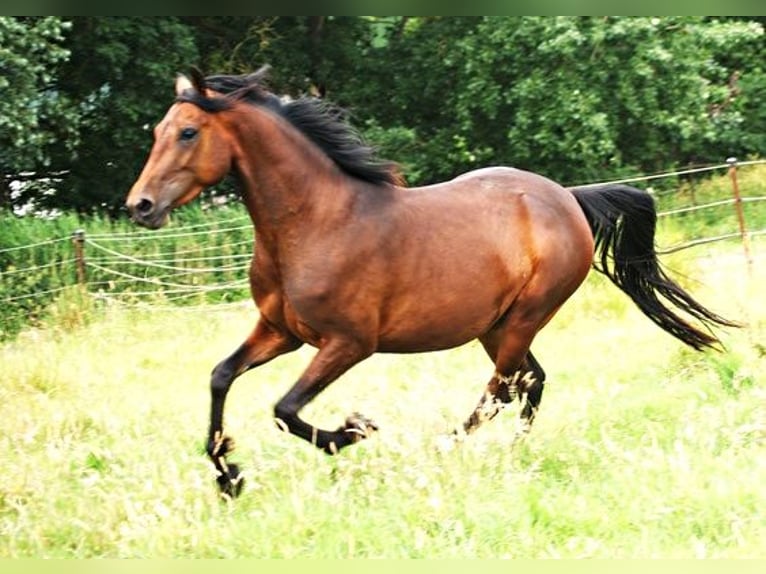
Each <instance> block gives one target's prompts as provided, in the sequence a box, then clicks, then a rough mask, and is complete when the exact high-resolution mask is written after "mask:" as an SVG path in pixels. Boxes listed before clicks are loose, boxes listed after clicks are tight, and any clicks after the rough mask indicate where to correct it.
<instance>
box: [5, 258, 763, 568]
mask: <svg viewBox="0 0 766 574" xmlns="http://www.w3.org/2000/svg"><path fill="white" fill-rule="evenodd" d="M754 247H755V254H756V259H755V264H754V266H753V267H752V269H751V270H750V272H749V273H748V270H747V266H746V264H745V263H744V260H743V257H742V255H741V250H740V249H739V248H738V247H737V246H736V245H732V246H718V247H715V248H711V249H709V250H706V249H705V248H698V249H697V250H695V251H692V252H684V253H683V254H680V255H679V256H678V258H677V260H673V261H671V263H673V264H674V265H673V266H674V267H676V266H679V267H682V268H683V272H684V273H685V274H686V275H688V276H689V278H690V280H689V283H688V286H689V288H690V289H691V290H692V291H693V292H694V294H695V295H696V296H698V297H699V299H700V300H701V301H703V302H704V303H705V304H707V305H709V306H710V307H713V308H715V309H716V310H717V311H719V312H721V313H723V314H725V315H727V316H729V317H732V318H737V319H740V320H744V321H747V322H748V324H749V328H748V329H743V330H739V331H727V332H723V333H721V334H722V338H723V340H724V343H725V344H726V347H727V351H726V352H724V353H707V354H698V353H694V352H692V351H688V350H686V349H684V348H683V347H682V346H681V344H680V343H677V342H676V341H675V340H673V339H672V338H671V337H670V336H668V335H666V334H664V333H662V332H661V331H660V330H659V329H658V328H657V327H655V326H654V325H653V324H652V323H651V322H650V321H648V320H647V319H645V318H644V317H643V316H642V315H641V314H640V313H639V312H638V311H637V310H636V309H635V308H634V307H633V306H632V304H630V302H628V301H627V300H626V298H625V297H624V296H622V295H621V294H620V293H619V292H618V291H617V290H616V289H615V288H614V287H612V286H611V285H609V284H608V283H607V282H605V281H603V280H601V279H600V278H598V277H597V276H596V275H595V274H594V275H592V277H591V278H590V280H589V281H588V283H587V284H586V285H585V286H584V287H583V288H582V289H581V290H580V291H579V292H578V293H577V294H576V295H575V297H574V298H573V299H572V300H571V301H570V302H569V303H568V304H567V305H565V306H564V308H563V309H562V310H561V312H560V315H559V316H558V317H557V318H556V319H555V320H554V321H553V322H552V323H551V324H550V325H549V326H548V327H547V328H546V329H545V330H544V331H543V332H542V333H541V334H540V336H539V337H538V339H537V341H536V343H535V345H534V347H533V348H534V350H535V354H536V356H537V357H538V359H539V360H540V362H541V363H542V365H543V367H544V368H545V370H546V372H547V373H548V381H549V384H548V385H547V388H546V392H545V396H544V398H543V403H542V410H541V413H540V415H539V417H538V419H537V421H536V423H535V427H534V429H533V431H532V434H531V435H530V436H529V438H528V439H527V440H526V442H524V443H521V444H517V445H515V446H512V441H511V438H512V436H513V431H514V430H515V420H514V418H515V412H507V413H503V415H502V416H500V417H499V418H498V419H497V420H495V421H492V422H491V423H490V424H488V425H486V426H485V427H484V428H482V429H481V430H480V431H479V432H477V433H476V434H475V435H472V436H471V437H469V438H467V439H466V440H465V441H464V442H461V443H459V444H457V445H456V446H455V447H454V448H452V449H446V450H445V449H444V448H443V447H442V445H443V438H444V436H445V435H446V434H447V433H448V432H449V431H451V430H452V429H453V428H454V427H456V426H457V425H459V424H460V423H461V422H462V421H463V419H464V418H465V417H466V416H467V415H468V414H469V412H470V410H471V408H472V407H473V406H474V405H475V403H476V401H477V400H478V398H479V395H480V394H481V392H482V390H483V388H484V385H485V383H486V381H487V380H488V378H489V376H490V375H491V373H492V366H491V364H490V363H489V361H488V359H487V358H486V356H485V355H484V353H483V351H482V349H481V347H480V346H479V345H478V344H469V345H466V346H464V347H462V348H459V349H455V350H453V351H449V352H444V353H433V354H426V355H412V356H393V355H378V356H374V357H372V358H370V359H369V360H367V361H365V362H364V363H362V364H360V365H358V366H357V367H355V368H354V369H352V370H351V371H350V372H349V373H348V374H347V375H346V376H344V377H343V378H342V379H341V380H339V381H338V382H336V383H335V384H334V385H332V386H331V387H330V388H328V389H327V391H326V392H325V393H323V394H322V395H320V397H319V398H318V399H317V400H316V401H315V402H314V403H312V404H311V405H309V407H308V408H307V409H306V411H305V413H304V414H305V417H306V418H307V419H308V420H310V421H311V422H313V423H317V424H320V425H323V426H326V427H329V428H334V427H336V426H337V425H338V424H340V423H341V422H342V420H343V418H344V417H345V416H346V415H347V414H349V413H350V412H352V411H355V410H358V411H360V412H362V413H364V414H366V415H368V416H371V417H373V418H374V419H375V420H376V421H377V422H378V424H379V425H380V427H381V430H380V432H379V433H378V434H376V435H375V436H374V437H372V438H371V439H370V440H369V441H367V442H365V443H361V444H359V445H356V446H354V447H353V448H350V449H348V450H344V451H343V453H341V454H340V455H339V456H337V457H334V458H331V457H327V456H325V455H324V454H322V453H321V452H319V451H317V450H315V449H313V448H312V447H310V446H309V445H307V444H306V443H304V442H303V441H300V440H299V439H297V438H295V437H293V436H290V435H287V434H284V433H281V432H279V431H278V430H277V428H276V426H275V425H274V423H273V420H272V405H273V404H274V402H275V401H276V400H277V399H278V398H279V397H280V396H281V395H282V394H283V393H285V392H286V391H287V389H288V388H289V386H290V384H291V383H292V382H293V381H294V380H295V379H296V378H297V377H298V375H299V374H300V372H301V370H302V369H303V368H304V367H305V366H306V364H307V363H308V361H309V359H310V357H311V355H312V349H310V348H303V349H301V350H299V351H297V352H296V353H293V354H291V355H287V356H284V357H281V358H279V359H277V360H275V361H273V362H272V363H270V364H268V365H265V366H263V367H261V368H259V369H256V370H254V371H251V372H249V373H247V374H246V375H244V376H243V377H241V379H240V380H238V381H237V383H236V384H235V385H234V387H233V389H232V392H231V393H230V398H229V401H228V404H227V411H226V425H227V431H228V432H230V433H231V434H232V435H233V436H234V438H235V439H236V440H237V444H238V448H237V450H236V451H235V452H234V454H233V456H232V459H233V460H236V461H237V462H239V463H240V464H241V465H242V466H243V467H244V469H245V471H246V473H247V481H248V482H247V484H246V487H245V491H244V493H243V496H242V497H241V498H239V499H238V500H236V501H235V502H234V503H225V502H223V501H221V500H220V499H219V497H218V495H217V492H216V490H215V484H214V477H213V471H212V466H211V465H210V464H209V463H208V462H207V460H206V458H205V455H204V448H203V445H204V438H205V430H206V425H207V416H208V408H209V403H208V400H209V399H208V374H209V372H210V370H211V369H212V367H213V366H214V365H215V363H216V362H217V361H218V360H220V359H221V358H223V357H224V356H225V355H227V354H228V353H229V352H231V351H232V350H233V349H234V348H235V347H236V346H237V345H238V344H239V342H240V341H241V340H242V339H243V338H244V337H245V336H246V335H247V333H248V331H249V330H250V328H251V327H252V324H253V322H254V320H255V311H254V310H253V309H252V308H251V307H249V306H247V305H243V307H242V308H240V309H230V310H227V311H200V310H197V311H195V310H177V311H172V310H163V311H157V310H150V309H132V310H131V309H127V310H126V309H120V308H113V309H106V310H92V309H91V310H89V311H88V313H89V316H88V319H87V320H83V321H80V320H77V316H76V313H74V312H73V310H72V307H71V305H70V304H69V303H67V305H66V306H64V307H62V310H61V313H63V314H64V316H66V317H69V318H70V319H69V320H67V321H65V322H64V323H63V326H58V327H56V326H50V327H47V328H45V329H42V330H32V331H27V332H25V333H23V334H22V335H21V336H20V337H19V338H18V339H17V340H16V341H14V342H11V343H6V344H4V345H3V346H2V347H0V364H1V365H2V373H3V383H2V386H0V462H2V467H3V468H4V472H3V473H2V474H0V556H2V557H21V556H33V557H95V556H98V557H242V556H253V557H445V558H446V557H527V558H534V557H586V556H588V557H737V558H742V557H761V558H763V557H764V556H766V545H765V544H764V543H763V542H762V541H763V540H765V539H766V523H765V521H764V518H763V508H766V488H764V487H763V485H764V484H766V391H765V390H764V384H763V375H762V373H763V372H764V370H765V367H766V359H764V355H765V354H766V349H764V347H763V343H762V341H763V340H764V332H765V331H766V329H765V328H764V327H765V323H764V322H765V321H766V307H765V306H764V302H763V297H762V296H760V294H759V293H760V286H761V285H763V281H764V279H765V278H766V276H765V274H764V268H763V254H764V252H763V249H762V247H760V246H759V245H758V244H756V245H755V246H754ZM675 263H678V265H675ZM514 410H515V409H514Z"/></svg>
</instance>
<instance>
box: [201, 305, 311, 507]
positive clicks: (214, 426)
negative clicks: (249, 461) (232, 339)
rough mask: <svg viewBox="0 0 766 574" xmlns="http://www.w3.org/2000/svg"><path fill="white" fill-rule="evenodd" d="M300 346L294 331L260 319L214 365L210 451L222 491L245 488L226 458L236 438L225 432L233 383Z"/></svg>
mask: <svg viewBox="0 0 766 574" xmlns="http://www.w3.org/2000/svg"><path fill="white" fill-rule="evenodd" d="M300 346H301V342H300V341H298V340H297V339H295V338H293V337H292V336H291V335H285V334H282V333H280V332H279V331H277V330H275V329H273V328H272V327H270V326H269V325H268V324H267V323H266V322H264V321H263V320H260V321H258V324H257V325H256V326H255V329H254V330H253V332H252V333H251V334H250V336H249V337H248V338H247V339H246V340H245V342H244V343H242V344H241V345H240V346H239V348H238V349H237V350H236V351H234V352H233V353H232V354H231V355H229V356H228V357H227V358H226V359H224V360H223V361H221V362H220V363H218V365H216V367H215V369H213V373H212V375H211V377H210V394H211V405H210V429H209V431H208V438H207V454H208V456H209V457H210V459H211V460H212V461H213V465H214V466H215V468H216V470H217V471H218V477H217V479H216V480H217V481H218V486H219V487H220V489H221V493H222V494H223V495H225V496H230V497H234V496H237V495H238V494H239V492H240V491H241V490H242V476H241V475H240V472H239V468H238V467H237V465H235V464H230V463H228V462H227V461H226V454H227V453H228V452H231V450H232V449H233V447H234V441H232V440H231V438H229V437H227V436H224V435H223V409H224V403H225V401H226V395H227V394H228V392H229V389H230V388H231V385H232V383H233V382H234V380H235V379H236V378H237V377H238V376H239V375H241V374H242V373H244V372H246V371H248V370H250V369H252V368H255V367H257V366H259V365H263V364H264V363H266V362H268V361H270V360H271V359H273V358H275V357H278V356H279V355H282V354H284V353H287V352H290V351H293V350H295V349H297V348H298V347H300Z"/></svg>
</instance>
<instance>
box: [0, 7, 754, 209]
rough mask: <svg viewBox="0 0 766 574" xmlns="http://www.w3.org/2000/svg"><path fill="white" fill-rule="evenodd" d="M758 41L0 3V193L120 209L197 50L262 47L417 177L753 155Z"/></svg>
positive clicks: (607, 26)
mask: <svg viewBox="0 0 766 574" xmlns="http://www.w3.org/2000/svg"><path fill="white" fill-rule="evenodd" d="M765 47H766V44H765V43H764V19H763V18H761V17H752V18H720V17H718V18H703V17H690V16H685V17H657V18H647V17H635V18H633V17H486V18H484V17H417V18H408V17H400V16H396V17H324V16H312V17H264V16H260V17H236V16H225V17H162V18H157V17H153V18H128V17H83V18H72V19H67V18H60V17H23V18H20V17H0V90H1V91H2V92H3V93H4V94H6V96H5V97H3V98H0V206H3V207H6V208H15V209H17V210H18V209H19V208H21V206H24V205H28V204H29V203H30V201H31V202H33V203H34V205H35V206H36V207H37V208H50V207H55V208H59V209H74V210H78V211H92V210H106V211H110V212H116V211H118V210H119V206H120V204H121V202H122V199H123V197H124V195H125V192H126V191H127V189H128V187H129V186H130V184H131V183H132V181H133V180H134V178H135V176H136V175H137V173H138V171H139V169H140V167H141V165H142V163H143V161H144V159H145V157H146V154H147V153H148V150H149V146H150V144H151V127H152V126H153V125H154V123H156V121H157V120H159V119H160V118H161V116H162V114H163V113H164V111H165V109H166V108H167V107H168V105H169V104H170V102H171V100H172V97H173V92H172V87H173V79H174V77H175V75H176V73H178V72H183V71H184V70H187V69H188V68H189V66H191V65H197V66H199V67H201V68H202V69H203V70H205V71H206V72H209V73H213V72H226V73H241V72H248V71H252V70H254V69H256V68H257V67H259V66H260V65H261V64H263V63H269V64H271V65H272V67H273V73H272V86H273V89H274V91H276V92H279V93H288V94H292V95H298V94H306V93H310V94H314V95H321V96H324V97H327V98H329V99H332V100H333V101H335V102H337V103H339V104H341V105H343V106H344V107H347V108H349V109H350V111H351V112H352V118H353V121H354V123H355V124H356V125H357V126H358V127H359V128H360V129H361V130H362V131H363V132H364V133H365V135H366V136H367V137H368V139H369V140H371V141H372V142H373V143H375V144H376V145H378V147H380V148H381V154H382V155H383V156H385V157H387V158H389V159H392V160H395V161H398V162H400V163H401V164H402V165H403V167H404V169H405V172H406V175H407V179H408V181H409V182H410V184H420V183H428V182H433V181H438V180H441V179H445V178H449V177H452V176H454V175H456V174H458V173H460V172H462V171H465V170H468V169H471V168H474V167H478V166H482V165H489V164H507V165H515V166H517V167H522V168H525V169H530V170H533V171H537V172H541V173H543V174H545V175H548V176H550V177H552V178H554V179H557V180H559V181H562V182H563V183H567V184H573V183H581V182H586V181H592V180H594V179H605V178H609V177H613V176H618V175H624V174H626V173H636V172H645V171H657V170H664V169H669V168H672V167H677V166H685V165H688V164H690V163H709V162H719V161H721V160H722V159H724V158H726V157H728V156H731V155H735V156H738V157H747V156H749V155H763V153H764V149H766V145H765V144H766V107H765V106H764V104H763V103H762V102H763V98H762V95H763V94H764V93H766V71H765V70H764V68H763V62H764V61H765V60H764V56H765V55H766V50H764V48H765ZM9 94H12V97H9ZM226 185H228V184H224V185H223V186H222V188H221V190H220V191H221V192H225V191H227V188H226Z"/></svg>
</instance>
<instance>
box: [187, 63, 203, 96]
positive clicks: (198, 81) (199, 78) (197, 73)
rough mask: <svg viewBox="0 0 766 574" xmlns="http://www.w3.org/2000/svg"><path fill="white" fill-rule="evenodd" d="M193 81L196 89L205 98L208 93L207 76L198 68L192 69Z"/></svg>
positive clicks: (193, 67)
mask: <svg viewBox="0 0 766 574" xmlns="http://www.w3.org/2000/svg"><path fill="white" fill-rule="evenodd" d="M190 71H191V81H192V85H193V86H194V89H195V90H197V92H198V93H200V94H202V95H203V96H204V95H205V94H206V93H207V86H206V85H205V74H203V73H202V71H201V70H200V69H199V68H198V67H197V66H192V67H191V70H190Z"/></svg>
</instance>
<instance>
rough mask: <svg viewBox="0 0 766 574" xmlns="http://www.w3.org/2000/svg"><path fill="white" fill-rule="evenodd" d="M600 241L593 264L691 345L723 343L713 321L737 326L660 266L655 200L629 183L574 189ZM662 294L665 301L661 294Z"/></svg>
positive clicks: (598, 241)
mask: <svg viewBox="0 0 766 574" xmlns="http://www.w3.org/2000/svg"><path fill="white" fill-rule="evenodd" d="M570 191H571V192H572V193H573V194H574V196H575V198H576V199H577V202H578V203H579V204H580V207H581V208H582V210H583V211H584V212H585V217H586V218H587V219H588V223H589V224H590V228H591V230H592V231H593V237H594V238H595V240H596V261H595V262H594V267H595V269H596V270H598V271H600V272H601V273H603V274H604V275H606V276H607V277H609V279H611V280H612V283H614V284H615V285H617V287H619V288H620V289H622V291H624V292H625V293H627V294H628V295H629V296H630V298H631V299H633V302H634V303H635V304H636V305H638V307H639V309H641V311H643V312H644V314H645V315H646V316H647V317H649V318H650V319H651V320H652V321H654V322H655V323H656V324H657V325H659V326H660V327H661V328H662V329H664V330H665V331H667V332H668V333H670V334H671V335H673V336H674V337H677V338H678V339H680V340H681V341H683V342H684V343H686V344H687V345H689V346H691V347H693V348H695V349H697V350H702V349H704V348H705V347H713V346H715V345H716V344H720V341H719V340H718V338H717V337H716V336H715V335H714V334H713V333H712V329H711V328H712V327H713V326H714V325H720V326H726V327H737V326H739V325H738V324H737V323H734V322H732V321H729V320H727V319H724V318H723V317H720V316H718V315H716V314H715V313H713V312H712V311H710V310H708V309H706V308H705V307H703V306H702V305H700V304H699V303H698V302H697V301H695V300H694V299H693V298H692V296H691V295H689V293H687V292H686V291H684V290H683V289H682V288H681V287H680V286H679V285H677V284H676V283H675V282H674V281H673V280H672V279H671V278H670V277H668V276H667V274H666V273H665V272H664V271H663V270H662V268H661V267H660V263H659V261H658V259H657V253H656V252H655V250H654V232H655V226H656V223H657V212H656V210H655V207H654V200H653V199H652V197H651V196H650V195H649V194H648V193H647V192H646V191H643V190H640V189H636V188H635V187H630V186H628V185H603V186H597V187H574V188H570ZM660 296H661V297H662V298H663V299H664V300H665V301H663V300H662V299H660ZM665 302H669V303H671V304H672V305H673V306H674V307H676V308H677V309H680V310H682V311H684V312H686V313H688V314H689V315H691V316H692V317H694V318H696V319H697V320H699V321H700V322H701V323H702V324H703V325H704V326H705V327H706V328H707V330H708V332H705V331H702V330H700V329H698V328H697V327H695V326H693V325H692V324H691V323H689V322H688V321H686V320H684V319H683V318H682V317H680V316H679V315H677V314H676V313H675V312H674V311H673V310H672V309H671V308H670V307H669V306H668V305H667V304H666V303H665Z"/></svg>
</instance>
